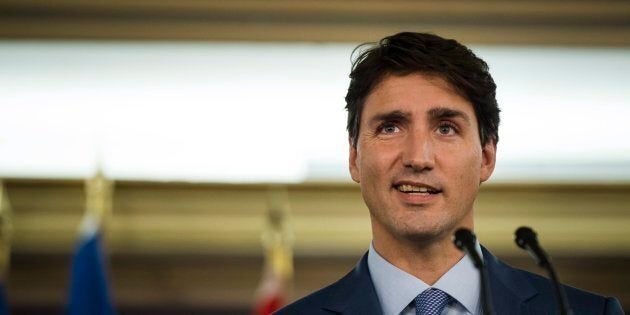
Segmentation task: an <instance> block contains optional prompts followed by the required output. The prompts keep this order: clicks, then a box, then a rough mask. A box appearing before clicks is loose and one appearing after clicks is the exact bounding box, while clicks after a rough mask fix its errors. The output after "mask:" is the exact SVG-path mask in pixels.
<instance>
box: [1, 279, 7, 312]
mask: <svg viewBox="0 0 630 315" xmlns="http://www.w3.org/2000/svg"><path fill="white" fill-rule="evenodd" d="M0 315H9V303H7V296H6V295H5V292H4V283H2V282H0Z"/></svg>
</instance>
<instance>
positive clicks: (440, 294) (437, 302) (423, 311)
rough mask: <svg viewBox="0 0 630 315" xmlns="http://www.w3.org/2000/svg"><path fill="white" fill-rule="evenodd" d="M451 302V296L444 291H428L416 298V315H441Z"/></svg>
mask: <svg viewBox="0 0 630 315" xmlns="http://www.w3.org/2000/svg"><path fill="white" fill-rule="evenodd" d="M450 300H451V296H450V295H448V294H446V293H445V292H444V291H442V290H438V289H434V288H430V289H426V290H424V292H422V293H420V294H418V296H416V298H415V302H416V315H440V314H442V311H443V310H444V307H445V306H446V304H448V302H450Z"/></svg>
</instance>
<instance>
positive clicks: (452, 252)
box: [374, 233, 464, 285]
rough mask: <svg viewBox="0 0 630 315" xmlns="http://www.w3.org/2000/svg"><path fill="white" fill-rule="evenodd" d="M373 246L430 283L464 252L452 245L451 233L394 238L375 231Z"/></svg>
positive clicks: (400, 266)
mask: <svg viewBox="0 0 630 315" xmlns="http://www.w3.org/2000/svg"><path fill="white" fill-rule="evenodd" d="M388 236H389V237H388ZM374 249H376V251H377V252H378V253H379V254H380V255H381V256H382V257H383V258H385V260H387V261H388V262H390V263H391V264H392V265H394V266H396V267H398V268H400V269H401V270H403V271H405V272H407V273H409V274H411V275H413V276H415V277H416V278H418V279H420V280H422V281H423V282H425V283H426V284H428V285H433V284H435V283H436V282H437V281H438V280H439V279H440V278H441V277H442V276H443V275H444V274H445V273H446V272H447V271H449V270H450V269H451V268H452V267H453V266H454V265H455V264H457V262H458V261H460V260H461V258H462V257H463V256H464V253H462V252H461V251H460V250H458V249H457V248H456V247H455V245H453V242H452V241H451V238H450V234H448V235H447V236H446V237H440V238H434V239H429V240H423V239H394V238H392V237H391V236H390V235H388V234H387V233H385V235H377V233H374Z"/></svg>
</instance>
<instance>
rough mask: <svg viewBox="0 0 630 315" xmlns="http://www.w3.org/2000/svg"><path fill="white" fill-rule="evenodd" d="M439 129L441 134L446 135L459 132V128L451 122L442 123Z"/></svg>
mask: <svg viewBox="0 0 630 315" xmlns="http://www.w3.org/2000/svg"><path fill="white" fill-rule="evenodd" d="M437 131H438V133H439V134H441V135H445V136H448V135H452V134H455V133H457V129H456V128H455V126H453V124H451V123H442V124H440V125H439V126H438V129H437Z"/></svg>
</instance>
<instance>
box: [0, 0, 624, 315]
mask: <svg viewBox="0 0 630 315" xmlns="http://www.w3.org/2000/svg"><path fill="white" fill-rule="evenodd" d="M398 31H428V32H434V33H436V34H439V35H442V36H445V37H451V38H455V39H457V40H459V41H460V42H462V43H464V44H466V45H470V46H471V47H473V49H474V51H475V52H477V54H478V55H480V56H481V57H482V58H484V59H486V61H488V63H489V65H490V68H491V72H492V73H493V76H494V77H495V80H496V81H497V84H498V86H499V88H498V99H499V103H500V106H501V107H502V110H503V116H502V126H501V130H500V133H501V142H500V143H499V161H498V165H497V171H496V174H495V176H494V178H493V179H492V180H491V181H490V182H489V183H487V184H486V185H484V187H483V188H482V192H481V195H480V196H479V199H478V203H477V206H476V232H477V234H478V236H479V238H480V240H481V242H482V243H483V244H484V245H485V246H486V247H488V248H489V249H490V250H492V251H493V252H494V253H495V254H497V255H498V256H499V257H501V258H503V259H504V260H506V261H508V262H509V263H511V264H513V265H516V266H518V267H521V268H525V269H528V270H532V271H534V272H540V271H539V270H538V269H537V268H535V266H534V265H533V262H532V261H531V260H530V259H529V257H527V256H526V254H525V253H524V252H521V251H519V250H518V249H517V248H516V247H515V245H514V244H513V241H512V239H513V236H512V235H513V231H514V230H515V229H516V228H517V227H518V226H520V225H530V226H532V227H534V228H535V229H536V230H537V231H538V232H539V238H540V239H541V242H542V243H543V245H545V246H546V247H547V249H548V251H549V252H550V253H551V254H552V256H553V259H554V262H555V263H556V268H557V269H558V272H559V274H560V278H561V280H563V281H564V282H566V283H568V284H571V285H575V286H579V287H582V288H586V289H588V290H591V291H596V292H599V293H602V294H606V295H614V296H617V297H618V298H620V300H621V301H622V303H623V305H624V307H625V308H626V309H629V308H630V285H628V283H630V275H629V274H630V273H629V272H628V271H629V267H628V266H630V144H628V142H627V141H626V140H625V139H627V138H628V137H629V136H630V127H628V126H627V123H626V122H625V121H626V117H627V116H628V114H630V89H628V86H630V80H629V79H628V78H627V73H629V72H630V47H629V46H630V4H629V3H628V2H626V1H588V0H584V1H574V0H568V1H558V2H548V1H489V0H481V1H403V0H396V1H332V0H330V1H280V0H270V1H253V0H252V1H240V0H238V1H177V2H175V1H173V2H167V1H141V0H134V1H108V2H97V3H86V2H83V1H73V0H68V1H53V2H51V1H28V2H26V1H2V2H0V179H2V180H3V186H4V188H5V190H4V194H0V196H2V197H3V198H5V200H7V201H8V202H7V203H5V206H3V211H2V213H5V214H6V213H7V211H5V210H6V209H8V208H9V207H8V206H6V205H8V204H10V209H11V215H10V216H5V217H4V218H3V220H2V236H3V240H4V241H5V244H8V245H10V265H9V266H8V267H7V269H6V272H5V273H4V275H5V276H4V278H5V279H4V284H5V290H6V295H7V297H8V303H9V305H10V307H11V310H12V313H14V314H44V313H45V314H51V313H60V312H62V311H63V310H64V309H65V308H66V305H67V303H68V289H69V286H70V282H69V275H70V266H71V257H72V254H73V251H74V250H75V245H76V242H77V228H78V226H79V224H80V222H81V220H82V217H83V216H84V215H85V213H86V208H88V207H87V206H86V204H89V203H90V198H91V197H87V192H88V191H86V182H85V179H89V178H92V177H93V176H94V174H95V173H96V171H97V170H101V171H102V172H103V174H104V176H105V177H106V178H107V179H109V180H111V181H112V189H113V192H112V193H111V195H110V196H109V197H108V196H107V195H103V196H100V199H98V198H97V199H98V200H97V201H96V202H102V203H104V204H105V203H107V204H110V205H111V207H109V211H108V212H107V213H106V214H105V215H104V217H103V221H104V227H103V236H104V252H105V253H106V256H107V257H108V260H109V270H110V273H109V280H110V281H111V282H110V284H111V292H112V295H113V301H114V304H115V306H116V308H117V309H118V310H119V313H120V314H201V313H203V314H250V313H251V310H252V307H253V305H254V300H255V298H254V296H255V291H256V289H257V288H258V286H259V284H260V282H261V278H262V277H263V270H264V268H263V266H264V264H265V259H266V257H270V252H273V251H272V250H270V243H269V242H270V241H269V235H275V236H278V238H279V243H280V244H281V245H282V246H283V247H284V249H285V251H284V252H283V253H284V254H291V253H292V261H293V264H292V267H291V266H289V267H286V266H285V268H284V269H285V271H286V270H289V271H287V272H286V279H284V280H286V282H287V283H286V284H285V285H286V287H287V288H288V291H289V299H290V300H291V299H295V298H299V297H301V296H303V295H305V294H307V293H308V292H311V291H313V290H315V289H317V288H320V287H321V286H323V285H325V284H327V283H330V282H332V281H334V280H336V279H338V278H339V277H341V276H342V275H344V274H345V273H346V272H347V271H348V270H349V269H350V268H352V266H353V265H354V264H355V263H356V261H357V259H358V258H359V257H360V255H361V254H362V253H363V252H364V251H365V250H366V249H367V247H368V245H369V241H370V228H369V219H368V215H367V209H366V208H365V205H364V204H363V202H362V199H361V197H360V192H359V188H358V186H357V185H355V184H353V183H352V182H351V181H350V180H349V176H348V175H347V172H346V169H347V167H346V165H345V161H346V159H347V147H346V140H345V137H346V136H345V130H344V128H345V112H344V111H343V106H344V103H343V96H344V95H345V89H346V88H347V83H348V80H347V75H348V73H349V70H350V55H351V53H352V49H353V48H354V47H355V46H356V45H357V44H358V43H362V42H367V41H376V40H378V39H380V38H382V37H383V36H386V35H390V34H393V33H395V32H398ZM99 200H100V201H99ZM93 202H94V201H93ZM279 209H280V210H279ZM9 232H11V233H9ZM276 232H278V233H277V235H276V234H274V233H276ZM270 233H271V234H270ZM275 236H274V237H275ZM271 243H272V244H273V242H271ZM271 247H273V245H271ZM8 248H9V247H7V248H6V249H8ZM265 248H266V249H265ZM5 252H7V250H5ZM271 256H273V255H271ZM285 264H287V263H286V261H285ZM288 264H289V265H291V263H288Z"/></svg>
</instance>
